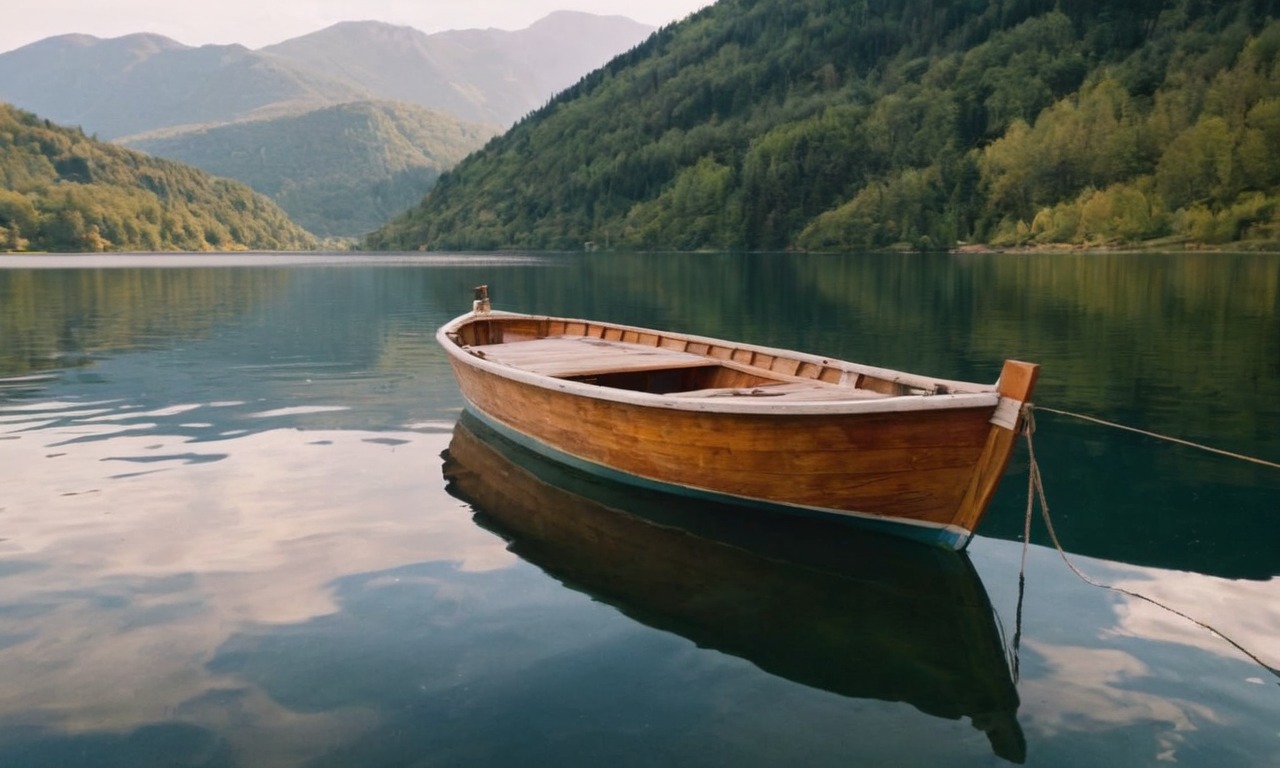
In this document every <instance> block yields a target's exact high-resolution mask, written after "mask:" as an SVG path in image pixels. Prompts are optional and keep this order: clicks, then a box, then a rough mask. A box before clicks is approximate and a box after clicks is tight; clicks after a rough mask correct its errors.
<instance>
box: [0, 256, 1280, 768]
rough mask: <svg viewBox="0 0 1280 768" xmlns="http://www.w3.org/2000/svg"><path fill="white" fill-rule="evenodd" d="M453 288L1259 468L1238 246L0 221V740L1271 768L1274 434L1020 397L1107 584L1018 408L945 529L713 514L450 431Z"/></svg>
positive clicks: (220, 749)
mask: <svg viewBox="0 0 1280 768" xmlns="http://www.w3.org/2000/svg"><path fill="white" fill-rule="evenodd" d="M480 283H487V284H489V285H490V286H491V293H492V296H493V300H494V306H495V307H496V308H500V309H508V310H515V311H527V312H546V313H550V314H559V315H571V316H579V317H594V318H600V319H606V320H611V321H618V322H624V323H630V324H635V325H643V326H650V327H658V328H670V329H677V330H683V331H688V332H693V333H697V334H701V335H707V336H718V337H728V338H735V339H742V340H745V341H750V342H755V343H760V344H766V345H770V346H778V347H787V348H796V349H801V350H804V351H810V352H816V353H821V354H825V355H829V356H834V357H840V358H844V359H850V360H858V361H861V362H867V363H871V364H874V365H879V366H884V367H889V368H898V369H906V370H912V371H917V372H920V373H925V374H930V375H935V376H940V377H945V378H952V379H971V380H978V381H992V380H994V379H995V377H996V376H997V374H998V372H999V369H1000V365H1001V362H1002V361H1003V359H1004V358H1006V357H1016V358H1020V359H1026V360H1031V361H1036V362H1039V363H1041V364H1042V365H1043V368H1042V374H1041V383H1040V387H1039V389H1038V392H1037V397H1036V398H1035V399H1036V402H1037V404H1038V405H1040V406H1042V407H1044V408H1051V409H1055V410H1057V411H1067V412H1070V413H1078V414H1084V415H1088V416H1092V417H1096V418H1100V419H1105V420H1108V421H1113V422H1119V423H1122V424H1124V425H1129V426H1133V427H1137V428H1141V429H1143V430H1148V431H1150V432H1154V433H1158V434H1162V435H1170V436H1174V437H1177V438H1179V439H1182V440H1186V441H1191V442H1194V443H1201V444H1206V445H1210V446H1213V447H1215V448H1219V449H1222V450H1225V451H1230V452H1233V453H1237V454H1243V455H1246V456H1251V457H1257V458H1260V459H1264V460H1266V461H1270V462H1280V256H1275V255H1229V254H1178V255H1157V254H1145V255H1133V254H1126V255H1083V254H1055V255H1035V256H1028V255H964V256H950V255H886V254H857V255H844V256H816V255H809V256H793V255H785V256H784V255H751V256H742V255H723V254H706V255H655V254H650V255H625V256H618V255H607V254H593V255H573V256H465V257H463V256H458V257H449V256H444V255H417V254H413V255H402V256H377V257H363V256H340V255H333V256H325V255H293V254H281V255H229V256H120V255H116V256H111V255H107V256H83V257H73V256H48V257H45V256H23V257H17V256H0V765H3V766H9V767H14V766H59V767H64V766H94V767H95V768H97V767H99V766H130V767H132V766H298V765H306V766H331V765H332V766H401V765H415V766H427V765H431V766H455V765H457V766H525V765H548V766H599V765H609V766H613V767H615V768H619V767H621V766H670V765H679V766H721V765H724V766H778V765H786V766H800V765H803V766H848V765H877V766H897V765H947V766H977V765H982V766H990V765H1009V764H1013V763H1019V762H1025V764H1027V765H1034V766H1085V765H1124V766H1147V765H1153V766H1154V765H1165V764H1176V765H1180V766H1215V767H1218V766H1250V767H1254V766H1280V672H1277V671H1276V670H1277V668H1280V469H1276V468H1274V467H1270V466H1265V465H1262V464H1258V463H1250V462H1247V461H1244V460H1242V459H1238V458H1231V457H1227V456H1223V455H1219V454H1211V453H1207V452H1203V451H1200V450H1196V449H1194V448H1192V447H1188V446H1185V445H1178V444H1171V443H1167V442H1163V441H1160V440H1157V439H1155V438H1153V437H1149V436H1145V435H1140V434H1136V433H1132V432H1125V431H1119V430H1116V429H1111V428H1108V427H1104V426H1100V425H1098V424H1095V423H1091V422H1087V421H1082V420H1079V419H1076V418H1073V417H1071V416H1067V415H1062V414H1059V413H1053V412H1050V411H1047V410H1046V411H1040V412H1038V413H1037V416H1036V422H1037V430H1036V432H1035V435H1034V438H1033V440H1034V443H1033V449H1034V456H1035V459H1036V460H1037V461H1038V465H1039V467H1040V470H1041V472H1042V473H1043V477H1044V483H1045V488H1046V492H1047V498H1048V501H1049V507H1050V513H1051V518H1052V522H1053V526H1054V530H1056V532H1057V534H1058V537H1059V539H1060V541H1061V544H1062V546H1063V548H1064V549H1065V551H1066V553H1067V554H1066V558H1067V559H1068V560H1069V562H1070V565H1071V566H1074V567H1075V568H1076V569H1078V570H1079V571H1080V572H1082V573H1083V574H1084V575H1085V576H1087V577H1089V578H1090V579H1092V580H1094V581H1096V582H1099V583H1103V584H1106V585H1111V586H1113V587H1117V588H1119V590H1123V591H1118V590H1117V589H1106V588H1102V587H1099V586H1095V585H1091V584H1089V583H1086V581H1084V580H1082V579H1081V578H1080V577H1079V576H1077V574H1076V573H1075V572H1073V570H1072V569H1071V567H1069V566H1068V564H1067V563H1066V562H1064V559H1063V557H1062V556H1060V554H1059V552H1058V551H1057V549H1056V548H1055V547H1054V546H1053V543H1052V542H1051V540H1050V537H1049V535H1048V533H1047V528H1046V526H1045V523H1044V521H1043V520H1042V519H1041V518H1040V515H1039V511H1038V509H1037V511H1036V516H1035V518H1034V520H1033V521H1032V535H1031V542H1030V545H1029V546H1027V547H1025V548H1024V544H1023V542H1022V538H1023V530H1024V524H1025V520H1026V512H1027V475H1028V468H1029V466H1030V459H1029V456H1030V454H1029V451H1028V449H1027V446H1026V444H1025V443H1023V444H1021V445H1020V446H1019V448H1018V450H1017V452H1016V453H1015V455H1014V459H1013V461H1012V463H1011V465H1010V468H1009V471H1008V474H1007V476H1006V478H1005V481H1004V483H1003V485H1002V487H1001V489H1000V492H999V494H998V495H997V498H996V500H995V502H994V504H993V505H992V507H991V509H990V510H989V513H988V516H987V518H986V520H985V521H984V522H983V524H982V526H981V528H980V529H979V532H978V534H979V535H978V536H977V537H976V538H975V539H974V541H973V543H972V544H971V546H970V547H969V549H968V551H967V553H965V554H963V555H955V556H952V555H949V554H947V553H941V552H935V551H933V550H930V549H925V548H922V547H919V546H916V545H905V546H904V545H898V544H893V543H890V542H884V541H882V540H878V539H870V538H868V537H866V536H863V535H858V534H855V533H853V532H848V531H843V530H839V531H834V530H829V529H825V528H821V527H816V528H815V527H813V526H810V525H808V524H805V525H799V524H797V525H795V526H792V525H790V524H785V523H783V524H779V521H777V520H774V519H770V518H761V519H750V520H747V522H746V523H742V524H726V520H727V519H728V518H729V515H730V514H731V512H730V511H726V510H721V509H718V508H692V509H686V508H684V507H682V506H677V505H671V504H667V503H665V502H663V500H661V499H655V498H648V497H644V496H643V495H641V494H637V493H632V492H626V491H619V489H617V488H616V487H610V486H607V485H604V484H601V483H587V482H584V481H583V480H582V478H579V477H575V476H573V475H571V474H569V473H557V470H555V468H552V467H546V466H539V464H538V463H537V462H536V461H533V460H531V459H530V458H529V457H528V456H521V455H519V454H518V452H512V451H509V450H506V447H504V446H502V445H500V444H498V443H496V442H495V441H492V440H490V439H488V437H489V436H486V435H485V434H483V430H481V429H479V428H476V427H474V426H473V425H471V424H470V423H469V421H470V420H463V422H462V423H461V424H460V423H459V419H460V416H461V414H462V401H461V397H460V396H459V394H458V392H457V390H456V387H455V385H454V382H453V379H452V377H451V375H450V372H449V368H448V364H447V362H446V360H445V356H444V354H443V352H442V351H440V350H439V349H437V348H436V346H435V342H434V339H433V333H434V331H435V329H436V328H437V327H438V326H439V325H440V324H442V323H443V322H444V321H446V320H447V319H449V318H451V317H453V316H455V315H458V314H461V313H462V312H464V311H466V310H468V309H469V308H470V301H471V288H472V286H474V285H477V284H480ZM684 506H688V505H684ZM619 510H624V511H619ZM678 520H688V521H690V523H691V524H690V526H689V527H688V529H687V530H682V529H680V528H674V527H671V523H672V522H675V521H678ZM1024 557H1025V571H1024ZM1021 572H1025V586H1024V588H1023V589H1021V590H1020V587H1019V575H1020V573H1021Z"/></svg>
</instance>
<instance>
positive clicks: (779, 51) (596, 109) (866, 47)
mask: <svg viewBox="0 0 1280 768" xmlns="http://www.w3.org/2000/svg"><path fill="white" fill-rule="evenodd" d="M1278 10H1280V3H1277V2H1275V0H1130V2H1126V3H1123V4H1120V3H1112V2H1105V1H1104V0H856V1H851V0H804V1H803V2H796V1H795V0H721V1H720V2H719V3H717V4H716V5H714V6H711V7H709V8H707V9H704V10H703V11H701V12H699V13H698V14H696V15H694V16H693V17H691V18H689V19H687V20H685V21H684V22H681V23H679V24H676V25H672V26H669V27H666V28H664V29H662V30H660V31H659V32H657V33H656V34H655V35H654V36H652V37H651V38H649V39H648V40H647V41H646V42H645V43H643V44H641V45H640V46H638V47H637V48H635V49H633V50H632V51H630V52H629V53H627V54H624V55H622V56H620V57H618V58H617V59H615V60H613V61H612V62H611V63H610V64H608V65H607V66H605V67H603V68H601V69H599V70H597V71H595V72H593V73H592V74H590V75H588V76H587V77H585V78H583V79H582V80H581V81H580V82H579V83H578V84H577V85H575V86H574V87H572V88H570V89H568V90H567V91H565V92H563V93H562V94H560V95H559V96H557V97H556V98H555V99H553V100H552V101H551V102H550V103H548V104H547V105H546V106H545V107H543V108H542V109H540V110H538V111H537V112H535V113H533V114H531V115H530V116H529V117H527V118H526V119H525V120H523V121H521V122H520V123H518V124H517V125H516V126H515V127H514V128H513V129H512V130H511V131H509V132H508V133H507V134H505V135H503V136H501V137H499V138H497V139H494V140H492V141H491V142H490V143H489V144H488V145H487V146H486V147H485V149H484V150H482V151H481V152H478V153H476V154H475V155H472V156H471V157H470V158H468V159H467V160H466V161H464V162H463V163H462V164H461V165H459V166H458V167H457V168H456V169H454V170H453V171H451V172H449V173H447V174H445V175H444V176H442V177H441V179H440V181H439V183H438V184H437V186H436V187H435V188H434V189H433V190H432V191H431V192H430V193H429V194H428V195H427V196H426V197H425V198H424V199H423V201H422V202H421V203H420V204H419V205H418V206H417V207H416V208H414V209H412V210H410V211H408V212H406V213H404V214H402V215H401V216H400V217H398V218H396V219H395V220H393V221H392V222H390V223H389V224H388V225H386V226H385V227H383V228H382V229H381V230H379V231H377V232H375V233H373V234H372V235H371V236H370V237H369V238H367V240H366V245H367V247H370V248H419V247H428V248H432V249H445V248H447V249H492V248H532V249H578V248H582V247H583V245H584V243H594V244H596V245H598V246H599V247H602V248H646V249H658V248H661V249H675V250H694V249H731V250H736V249H746V250H780V249H787V248H803V249H814V250H839V249H856V248H884V247H899V248H916V249H938V248H949V247H953V246H956V245H958V244H963V243H986V244H994V245H999V246H1022V245H1041V246H1050V245H1094V246H1116V245H1128V244H1135V243H1157V244H1162V245H1175V244H1178V245H1182V244H1185V245H1187V246H1189V247H1190V246H1196V245H1201V244H1223V243H1239V242H1244V243H1246V244H1249V243H1252V244H1255V245H1257V246H1258V247H1274V246H1275V245H1276V243H1277V242H1280V209H1278V208H1277V196H1278V195H1280V72H1278V71H1277V58H1278V57H1280V21H1275V20H1273V18H1272V17H1273V16H1276V15H1280V14H1278V13H1277V11H1278Z"/></svg>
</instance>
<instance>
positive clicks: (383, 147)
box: [121, 102, 497, 237]
mask: <svg viewBox="0 0 1280 768" xmlns="http://www.w3.org/2000/svg"><path fill="white" fill-rule="evenodd" d="M495 133H497V129H496V128H494V127H492V126H486V125H480V124H478V123H466V122H462V121H460V120H457V119H456V118H453V117H450V116H447V115H443V114H440V113H438V112H431V111H428V110H426V109H423V108H421V107H415V106H412V105H409V104H397V103H394V102H352V103H348V104H342V105H339V106H335V107H326V108H324V109H318V110H314V111H311V112H307V113H305V114H302V115H290V116H285V117H280V118H277V119H275V120H259V121H243V122H238V123H232V124H230V125H222V126H216V127H210V128H197V129H191V130H186V131H178V132H168V133H164V134H158V135H152V136H145V135H144V136H140V137H127V138H125V139H122V140H121V143H123V144H126V145H127V146H130V147H133V148H135V149H139V150H142V151H144V152H148V153H150V154H153V155H158V156H161V157H167V158H172V159H174V160H178V161H179V162H183V163H187V164H189V165H194V166H196V167H197V168H201V169H203V170H205V171H208V172H209V173H212V174H214V175H216V176H226V177H228V178H233V179H236V180H238V181H242V182H244V183H246V184H248V185H249V186H251V187H253V188H254V189H255V190H257V191H258V192H261V193H263V194H265V195H267V196H268V197H270V198H271V199H272V200H274V201H275V202H276V203H277V204H278V205H279V206H280V207H281V208H283V209H284V210H285V212H286V213H288V214H289V216H290V217H291V218H292V219H293V220H294V221H296V222H297V223H298V224H300V225H301V226H302V227H304V228H306V229H307V230H308V231H310V232H312V233H314V234H316V235H320V236H322V237H329V236H337V237H357V236H360V235H363V234H365V233H367V232H370V231H372V230H374V229H376V228H377V227H378V226H380V225H381V224H382V223H384V222H385V221H387V220H388V219H389V218H391V216H393V215H394V214H396V213H399V212H401V211H403V210H405V209H406V208H408V207H409V206H411V205H413V204H414V203H416V202H417V201H418V200H419V199H421V198H422V196H423V194H425V193H426V192H427V190H428V189H430V188H431V185H432V184H434V183H435V180H436V178H437V177H439V175H440V174H441V173H442V172H444V171H446V170H448V169H449V168H452V167H453V166H454V165H456V164H457V163H458V161H460V160H461V159H462V158H463V157H466V155H467V154H469V153H470V152H472V151H474V150H476V149H479V148H480V147H481V146H482V145H483V144H484V142H486V141H487V140H489V139H490V138H492V136H493V135H494V134H495Z"/></svg>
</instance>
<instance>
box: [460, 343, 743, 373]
mask: <svg viewBox="0 0 1280 768" xmlns="http://www.w3.org/2000/svg"><path fill="white" fill-rule="evenodd" d="M468 349H469V351H470V352H471V354H473V355H477V356H479V357H482V358H484V359H485V360H489V361H491V362H495V363H499V364H502V365H509V366H511V367H512V368H520V369H522V370H526V371H530V372H532V373H538V374H541V375H543V376H554V377H556V378H568V377H572V376H593V375H598V374H602V373H616V372H620V371H660V370H667V369H670V368H697V367H700V366H704V365H715V364H716V363H717V362H718V361H716V360H711V359H708V358H706V357H703V356H702V355H695V354H692V353H689V352H682V351H679V350H675V349H665V348H662V347H653V346H649V345H647V344H631V343H628V342H622V341H611V340H607V339H597V338H591V337H586V336H549V337H546V338H542V339H530V340H528V341H516V342H511V343H507V344H485V345H482V346H474V347H469V348H468Z"/></svg>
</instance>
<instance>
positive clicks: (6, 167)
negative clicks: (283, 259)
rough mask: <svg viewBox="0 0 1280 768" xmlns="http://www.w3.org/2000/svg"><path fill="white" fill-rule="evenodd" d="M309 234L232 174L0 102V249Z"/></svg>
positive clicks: (182, 246) (250, 240)
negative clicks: (97, 136) (219, 174)
mask: <svg viewBox="0 0 1280 768" xmlns="http://www.w3.org/2000/svg"><path fill="white" fill-rule="evenodd" d="M314 245H315V239H314V238H313V237H312V236H311V235H310V234H308V233H307V232H306V231H304V230H302V229H301V228H299V227H298V226H297V225H296V224H294V223H293V222H292V221H290V220H289V217H288V216H286V215H285V213H284V212H283V211H281V210H280V209H279V208H278V207H277V206H276V205H275V204H274V203H272V202H271V201H270V200H267V199H266V198H264V197H262V196H261V195H259V194H257V193H256V192H254V191H253V190H251V189H250V188H248V187H246V186H244V185H243V184H240V183H238V182H233V181H228V180H226V179H217V178H214V177H212V176H209V175H208V174H206V173H205V172H203V171H198V170H196V169H194V168H190V167H188V166H184V165H181V164H179V163H175V162H172V161H168V160H159V159H156V158H151V157H148V156H146V155H143V154H141V153H139V152H134V151H132V150H128V149H124V148H121V147H116V146H113V145H111V144H106V143H103V142H99V141H96V140H94V139H91V138H89V137H88V136H86V135H85V134H84V133H83V132H82V131H80V130H78V129H70V128H62V127H59V126H56V125H53V124H52V123H50V122H49V121H47V120H42V119H41V118H39V117H37V116H36V115H33V114H31V113H29V112H24V111H22V110H19V109H15V108H13V107H11V106H9V105H7V104H3V103H0V251H5V250H38V251H45V250H47V251H207V250H242V249H255V250H296V249H303V248H311V247H314Z"/></svg>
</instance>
